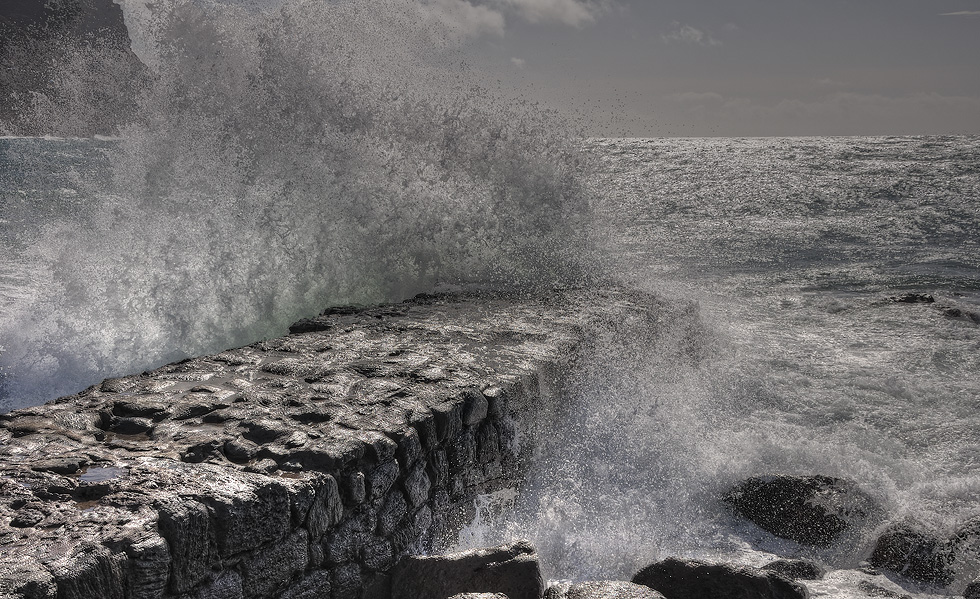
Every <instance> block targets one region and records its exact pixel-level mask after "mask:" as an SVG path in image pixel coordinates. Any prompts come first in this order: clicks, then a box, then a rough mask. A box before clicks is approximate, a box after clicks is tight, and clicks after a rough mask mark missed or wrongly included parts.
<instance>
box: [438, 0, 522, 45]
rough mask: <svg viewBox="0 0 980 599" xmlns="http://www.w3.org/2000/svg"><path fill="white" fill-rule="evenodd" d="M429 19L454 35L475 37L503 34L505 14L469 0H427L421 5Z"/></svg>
mask: <svg viewBox="0 0 980 599" xmlns="http://www.w3.org/2000/svg"><path fill="white" fill-rule="evenodd" d="M419 10H420V11H421V12H422V15H423V16H424V17H425V18H427V19H428V20H430V21H432V22H434V23H437V24H439V25H442V26H443V27H445V28H447V29H448V30H450V31H451V32H452V33H453V34H454V35H456V36H458V37H462V38H473V37H479V36H481V35H486V34H489V35H503V34H504V25H505V21H504V15H503V14H501V13H500V12H499V11H497V10H494V9H492V8H489V7H487V6H483V5H474V4H471V3H470V2H469V1H468V0H425V1H424V2H422V3H421V5H420V6H419Z"/></svg>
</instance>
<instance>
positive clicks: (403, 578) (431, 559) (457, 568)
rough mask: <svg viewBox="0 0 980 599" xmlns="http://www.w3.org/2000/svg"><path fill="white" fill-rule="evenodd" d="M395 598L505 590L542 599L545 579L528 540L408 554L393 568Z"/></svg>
mask: <svg viewBox="0 0 980 599" xmlns="http://www.w3.org/2000/svg"><path fill="white" fill-rule="evenodd" d="M391 588H392V593H391V597H392V599H417V598H420V597H426V598H428V599H447V598H448V597H452V596H454V595H457V594H460V593H503V594H505V595H506V596H507V597H508V599H540V597H541V595H542V594H543V593H544V579H543V578H542V577H541V565H540V564H539V563H538V554H537V553H536V551H535V549H534V546H532V545H531V543H530V542H528V541H517V542H515V543H511V544H509V545H501V546H499V547H489V548H483V549H474V550H472V551H463V552H459V553H450V554H447V555H433V556H421V555H419V556H409V557H406V558H403V559H402V560H401V561H400V562H399V563H398V565H397V566H396V567H395V569H394V571H393V572H392V577H391Z"/></svg>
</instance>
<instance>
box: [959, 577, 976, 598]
mask: <svg viewBox="0 0 980 599" xmlns="http://www.w3.org/2000/svg"><path fill="white" fill-rule="evenodd" d="M963 599H980V578H978V579H976V580H974V581H973V582H971V583H970V584H968V585H966V589H964V590H963Z"/></svg>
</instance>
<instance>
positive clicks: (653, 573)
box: [633, 558, 809, 599]
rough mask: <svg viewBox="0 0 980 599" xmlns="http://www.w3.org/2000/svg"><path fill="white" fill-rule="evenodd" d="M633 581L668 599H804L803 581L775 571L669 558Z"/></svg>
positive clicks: (648, 567)
mask: <svg viewBox="0 0 980 599" xmlns="http://www.w3.org/2000/svg"><path fill="white" fill-rule="evenodd" d="M633 582H634V583H636V584H642V585H645V586H648V587H650V588H652V589H654V590H656V591H659V592H660V593H662V594H663V596H664V597H666V598H667V599H807V597H808V596H809V594H808V592H807V589H806V587H805V586H803V585H802V584H800V583H798V582H795V581H792V580H790V579H788V578H785V577H783V576H781V575H779V574H777V573H775V572H771V571H767V570H761V569H759V568H750V567H746V566H735V565H732V564H709V563H705V562H701V561H697V560H682V559H677V558H668V559H665V560H663V561H661V562H657V563H655V564H651V565H649V566H647V567H645V568H643V569H642V570H640V571H639V572H637V573H636V575H635V576H633Z"/></svg>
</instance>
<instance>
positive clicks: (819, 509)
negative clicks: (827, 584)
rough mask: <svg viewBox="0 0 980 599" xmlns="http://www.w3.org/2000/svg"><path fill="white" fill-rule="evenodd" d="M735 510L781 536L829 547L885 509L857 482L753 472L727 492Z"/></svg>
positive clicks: (877, 516)
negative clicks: (760, 474)
mask: <svg viewBox="0 0 980 599" xmlns="http://www.w3.org/2000/svg"><path fill="white" fill-rule="evenodd" d="M723 499H724V501H725V502H726V503H728V504H730V505H731V506H732V508H734V510H735V512H736V513H737V514H738V515H740V516H742V517H744V518H746V519H747V520H750V521H751V522H753V523H755V524H756V525H757V526H758V527H759V528H762V529H763V530H766V531H769V532H771V533H772V534H774V535H776V536H777V537H782V538H784V539H791V540H793V541H796V542H798V543H802V544H804V545H812V546H816V547H826V546H828V545H831V544H833V543H834V542H836V541H838V540H839V539H840V538H841V536H842V535H844V534H845V533H846V532H849V531H852V530H858V529H861V528H864V527H867V526H870V525H873V524H875V523H877V522H878V521H880V520H881V518H882V516H883V515H884V510H882V508H881V506H879V505H878V503H877V502H876V501H875V500H874V499H873V498H872V497H871V496H870V495H868V494H867V493H865V492H864V491H862V490H861V489H860V488H859V487H858V486H857V484H856V483H855V482H853V481H850V480H845V479H841V478H833V477H830V476H821V475H814V476H785V475H775V476H754V477H752V478H749V479H747V480H745V481H742V482H741V483H739V484H738V485H736V486H735V487H734V488H732V489H731V490H730V491H728V493H726V494H725V496H724V498H723Z"/></svg>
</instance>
